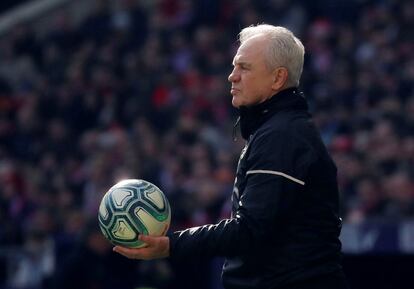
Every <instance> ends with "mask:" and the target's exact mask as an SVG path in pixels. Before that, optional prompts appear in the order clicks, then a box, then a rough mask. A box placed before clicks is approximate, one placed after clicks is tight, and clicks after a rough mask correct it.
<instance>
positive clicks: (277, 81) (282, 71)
mask: <svg viewBox="0 0 414 289" xmlns="http://www.w3.org/2000/svg"><path fill="white" fill-rule="evenodd" d="M273 75H274V81H273V84H272V89H273V90H276V91H279V90H281V89H282V88H284V87H285V85H286V83H287V80H288V75H289V72H288V70H287V68H286V67H283V66H281V67H278V68H276V69H275V70H274V71H273Z"/></svg>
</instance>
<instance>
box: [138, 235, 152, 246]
mask: <svg viewBox="0 0 414 289" xmlns="http://www.w3.org/2000/svg"><path fill="white" fill-rule="evenodd" d="M138 240H140V241H142V242H144V243H146V244H148V245H153V244H154V242H155V238H154V237H151V236H148V235H143V234H140V235H139V236H138Z"/></svg>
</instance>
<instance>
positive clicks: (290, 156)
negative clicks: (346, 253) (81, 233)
mask: <svg viewBox="0 0 414 289" xmlns="http://www.w3.org/2000/svg"><path fill="white" fill-rule="evenodd" d="M303 59H304V48H303V45H302V43H301V42H300V40H298V39H297V38H296V37H295V36H294V35H293V34H292V32H290V31H289V30H287V29H285V28H283V27H275V26H271V25H258V26H252V27H248V28H245V29H243V30H242V31H241V33H240V47H239V49H238V51H237V53H236V55H235V57H234V59H233V66H234V69H233V71H232V72H231V74H230V75H229V78H228V79H229V81H230V82H231V84H232V86H231V94H232V96H233V99H232V104H233V106H234V107H236V108H238V109H239V111H240V118H239V120H240V127H241V133H242V136H243V138H244V139H246V141H247V142H246V146H245V148H244V149H243V151H242V153H241V156H240V160H239V164H238V167H237V174H236V180H235V184H234V191H233V194H232V217H231V218H230V219H226V220H222V221H221V222H220V223H218V224H215V225H205V226H201V227H196V228H190V229H187V230H184V231H180V232H174V233H173V234H171V235H170V236H169V237H149V236H143V235H141V236H140V239H141V240H142V241H144V242H146V243H147V244H148V247H146V248H143V249H128V248H121V247H119V246H116V247H115V248H114V251H116V252H118V253H120V254H122V255H124V256H126V257H128V258H137V259H153V258H161V257H167V256H170V257H171V258H173V259H180V258H196V257H212V256H224V257H225V258H226V261H225V264H224V267H223V275H222V278H223V284H224V287H225V288H226V289H233V288H234V289H236V288H237V289H243V288H260V289H261V288H264V289H268V288H269V289H273V288H301V289H305V288H330V289H334V288H341V289H342V288H347V286H346V282H345V277H344V275H343V273H342V268H341V265H340V248H341V244H340V241H339V239H338V236H339V233H340V229H341V219H340V218H339V216H338V188H337V182H336V167H335V165H334V163H333V162H332V160H331V158H330V157H329V155H328V153H327V151H326V149H325V147H324V145H323V143H322V141H321V139H320V136H319V133H318V132H317V130H316V129H315V127H314V126H313V124H312V123H311V121H310V116H309V113H308V112H307V104H306V101H305V99H304V98H303V96H302V94H301V93H300V92H299V91H298V89H297V86H298V85H299V78H300V75H301V73H302V67H303Z"/></svg>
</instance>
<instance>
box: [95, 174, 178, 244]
mask: <svg viewBox="0 0 414 289" xmlns="http://www.w3.org/2000/svg"><path fill="white" fill-rule="evenodd" d="M98 220H99V226H100V228H101V231H102V233H103V234H104V236H105V237H106V238H107V239H108V240H109V241H110V242H111V243H112V244H114V245H121V246H124V247H130V248H139V247H143V246H145V243H143V242H141V241H139V240H138V235H139V234H144V235H152V236H163V235H165V234H166V233H167V230H168V228H169V226H170V221H171V209H170V205H169V203H168V200H167V198H166V197H165V195H164V194H163V192H162V191H161V190H160V189H159V188H158V187H157V186H155V185H154V184H152V183H150V182H147V181H144V180H137V179H128V180H123V181H120V182H119V183H117V184H116V185H114V186H113V187H111V188H110V189H109V190H108V192H106V194H105V195H104V196H103V198H102V201H101V204H100V206H99V213H98Z"/></svg>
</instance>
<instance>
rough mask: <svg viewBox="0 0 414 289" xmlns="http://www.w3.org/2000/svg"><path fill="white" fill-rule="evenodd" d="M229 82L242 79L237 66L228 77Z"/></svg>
mask: <svg viewBox="0 0 414 289" xmlns="http://www.w3.org/2000/svg"><path fill="white" fill-rule="evenodd" d="M227 79H228V81H229V82H237V81H239V80H240V75H239V74H238V73H237V71H236V67H235V68H233V71H232V72H231V73H230V74H229V77H228V78H227Z"/></svg>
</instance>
